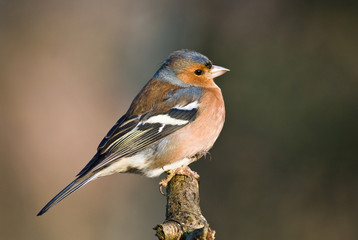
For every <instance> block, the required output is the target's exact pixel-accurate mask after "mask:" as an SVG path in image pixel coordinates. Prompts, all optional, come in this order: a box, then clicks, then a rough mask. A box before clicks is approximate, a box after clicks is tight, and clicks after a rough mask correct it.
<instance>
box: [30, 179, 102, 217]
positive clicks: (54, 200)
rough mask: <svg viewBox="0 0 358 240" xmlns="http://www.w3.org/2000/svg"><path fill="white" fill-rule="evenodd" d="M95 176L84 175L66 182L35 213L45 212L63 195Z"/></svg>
mask: <svg viewBox="0 0 358 240" xmlns="http://www.w3.org/2000/svg"><path fill="white" fill-rule="evenodd" d="M95 177H96V174H91V175H85V176H82V177H78V178H76V179H75V180H74V181H73V182H71V183H70V184H68V186H67V187H65V188H64V189H63V190H62V191H61V192H59V193H58V194H57V195H56V196H55V197H54V198H52V199H51V201H49V202H48V203H47V204H46V206H45V207H43V208H42V209H41V211H40V212H39V213H38V214H37V216H41V215H42V214H44V213H45V212H47V211H48V210H49V209H50V208H52V207H53V206H55V205H56V204H57V203H59V202H60V201H62V200H63V199H64V198H65V197H67V196H68V195H70V194H71V193H73V192H74V191H76V190H77V189H80V188H81V187H83V186H84V185H85V184H86V183H89V182H90V181H92V180H93V179H94V178H95Z"/></svg>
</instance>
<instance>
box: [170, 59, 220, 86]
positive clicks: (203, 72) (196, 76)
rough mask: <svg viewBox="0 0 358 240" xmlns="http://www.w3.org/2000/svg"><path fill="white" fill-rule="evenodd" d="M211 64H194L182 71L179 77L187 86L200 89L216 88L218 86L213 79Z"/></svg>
mask: <svg viewBox="0 0 358 240" xmlns="http://www.w3.org/2000/svg"><path fill="white" fill-rule="evenodd" d="M211 68H212V65H211V64H207V65H204V64H199V63H197V62H193V63H192V64H189V65H188V66H186V67H184V68H182V69H181V71H180V73H179V74H178V75H177V77H178V78H179V79H180V80H182V81H183V82H185V83H187V84H192V85H196V86H200V87H215V86H216V84H215V83H214V81H213V78H212V77H211Z"/></svg>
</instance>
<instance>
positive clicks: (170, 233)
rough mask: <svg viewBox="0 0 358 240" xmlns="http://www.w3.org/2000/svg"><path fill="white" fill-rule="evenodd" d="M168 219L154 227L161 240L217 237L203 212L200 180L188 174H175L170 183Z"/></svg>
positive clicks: (168, 188)
mask: <svg viewBox="0 0 358 240" xmlns="http://www.w3.org/2000/svg"><path fill="white" fill-rule="evenodd" d="M166 192H167V206H166V220H165V221H164V223H162V224H159V225H157V226H156V227H154V230H156V236H157V237H158V239H160V240H174V239H175V240H192V239H203V240H212V239H215V231H214V230H212V229H210V227H209V224H208V222H207V221H206V219H205V217H204V216H203V215H202V214H201V210H200V206H199V202H200V198H199V182H198V180H197V179H196V178H194V177H190V176H186V175H175V176H174V177H173V178H172V179H171V181H170V182H169V183H168V187H167V189H166Z"/></svg>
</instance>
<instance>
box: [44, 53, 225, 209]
mask: <svg viewBox="0 0 358 240" xmlns="http://www.w3.org/2000/svg"><path fill="white" fill-rule="evenodd" d="M227 71H229V69H226V68H223V67H219V66H215V65H212V63H211V61H210V60H209V59H208V58H207V57H206V56H204V55H202V54H200V53H198V52H195V51H192V50H179V51H175V52H173V53H172V54H170V55H169V57H168V58H167V59H166V60H165V61H164V63H163V65H162V66H161V67H160V68H159V70H158V71H157V72H156V73H155V74H154V76H153V77H152V79H150V80H149V82H148V83H147V84H146V85H145V86H144V88H143V89H142V90H141V91H140V92H139V94H138V95H137V96H136V97H135V99H134V100H133V102H132V104H131V105H130V107H129V109H128V111H127V112H126V114H124V115H123V116H122V117H121V118H120V119H119V120H118V121H117V123H116V124H115V125H114V126H113V127H112V128H111V130H110V131H109V132H108V133H107V135H106V136H105V137H104V138H103V140H102V141H101V143H100V144H99V146H98V149H97V153H96V154H95V155H94V157H93V158H92V160H91V161H89V162H88V164H87V165H86V166H85V167H84V168H83V169H82V170H81V171H80V172H79V173H78V175H77V176H76V177H77V178H76V179H75V180H74V181H73V182H71V183H70V184H69V185H68V186H67V187H65V188H64V189H63V190H62V191H61V192H60V193H58V194H57V195H56V196H55V197H54V198H53V199H52V200H51V201H50V202H49V203H47V204H46V206H45V207H44V208H43V209H42V210H41V211H40V212H39V213H38V216H39V215H42V214H44V213H45V212H46V211H47V210H49V209H50V208H51V207H53V206H54V205H55V204H57V203H58V202H60V201H61V200H63V199H64V198H65V197H67V196H68V195H70V194H71V193H73V192H74V191H76V190H77V189H79V188H81V187H83V186H84V185H85V184H87V183H88V182H90V181H92V180H94V179H97V178H99V177H103V176H107V175H111V174H113V173H139V174H142V175H145V176H147V177H157V176H159V175H160V174H162V173H163V172H167V173H168V174H169V175H168V176H169V178H170V177H171V176H172V175H174V174H175V173H177V172H181V173H182V172H184V173H186V174H190V169H189V168H188V167H187V165H189V164H190V163H191V162H193V161H195V160H197V159H198V158H200V157H201V156H203V155H205V153H206V152H207V151H208V150H209V149H210V148H211V147H212V146H213V144H214V142H215V141H216V139H217V137H218V136H219V134H220V132H221V129H222V127H223V125H224V121H225V106H224V100H223V96H222V94H221V90H220V88H219V87H218V86H217V85H216V84H215V83H214V81H213V79H214V78H215V77H218V76H220V75H222V74H224V73H226V72H227ZM178 169H179V170H178ZM191 173H192V174H194V173H193V172H191ZM168 181H169V179H165V180H162V181H161V182H160V184H161V185H164V186H165V185H166V183H167V182H168Z"/></svg>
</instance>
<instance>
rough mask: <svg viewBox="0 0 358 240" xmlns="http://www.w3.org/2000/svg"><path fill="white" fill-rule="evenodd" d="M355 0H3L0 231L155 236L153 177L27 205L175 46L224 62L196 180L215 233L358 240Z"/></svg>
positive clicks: (66, 171) (90, 148) (77, 157)
mask: <svg viewBox="0 0 358 240" xmlns="http://www.w3.org/2000/svg"><path fill="white" fill-rule="evenodd" d="M357 26H358V4H357V2H356V1H311V2H308V1H282V0H281V1H280V0H267V1H263V0H261V1H260V0H238V1H234V0H232V1H230V0H223V1H211V0H209V1H186V0H184V1H165V0H159V1H145V0H139V1H128V0H117V1H114V0H104V1H84V0H78V1H41V0H34V1H21V0H16V1H0V121H1V122H0V131H1V138H0V154H1V167H0V182H1V183H0V190H1V197H0V238H1V239H15V240H17V239H36V240H42V239H44V240H45V239H46V240H47V239H51V240H52V239H53V240H57V239H78V240H81V239H86V240H92V239H93V240H94V239H156V238H155V237H154V231H153V230H152V227H154V226H155V225H156V224H158V223H161V222H162V221H163V220H164V217H165V203H166V201H165V198H164V197H163V196H162V195H160V193H159V191H158V181H159V179H147V178H144V177H141V176H137V175H130V174H122V175H120V174H117V175H112V176H109V177H106V178H103V179H100V180H98V181H95V182H92V183H90V184H89V185H87V186H85V187H84V188H83V189H81V190H80V191H78V192H76V193H74V194H73V195H71V196H70V197H69V198H67V199H65V200H64V201H63V202H62V203H60V204H59V205H57V206H56V207H55V208H53V209H51V211H49V212H48V213H47V214H45V215H44V216H42V217H36V214H37V213H38V211H39V210H40V209H41V208H42V207H43V206H44V204H45V203H47V201H48V200H50V199H51V198H52V197H53V196H54V195H55V194H56V193H58V192H59V191H60V190H61V189H62V188H63V187H64V186H66V185H67V184H68V183H69V182H70V181H72V180H73V178H74V176H75V175H76V174H77V173H78V172H79V171H80V170H81V169H82V167H83V166H84V165H85V164H86V163H87V162H88V161H89V160H90V159H91V157H92V156H93V155H94V153H95V151H96V147H97V145H98V143H99V142H100V140H101V139H102V137H103V136H104V135H105V134H106V133H107V131H108V130H109V129H110V127H111V126H112V125H113V124H114V123H115V122H116V121H117V119H118V118H119V117H120V116H121V115H122V114H123V113H124V112H125V111H126V110H127V108H128V106H129V104H130V102H131V101H132V99H133V98H134V96H135V95H136V94H137V92H138V91H139V90H140V89H141V87H142V86H143V85H144V84H145V83H146V82H147V81H148V80H149V79H150V78H151V76H153V74H154V73H155V71H156V70H157V68H158V67H159V66H160V65H161V63H162V62H163V61H164V59H165V58H166V57H167V56H168V55H169V54H170V53H171V52H172V51H174V50H178V49H182V48H189V49H195V50H197V51H199V52H201V53H203V54H205V55H207V56H208V57H209V58H210V59H211V60H212V61H213V62H214V63H215V64H217V65H220V66H224V67H227V68H230V69H231V72H230V73H228V74H226V75H224V76H222V77H220V78H218V79H217V80H216V82H217V84H218V85H219V86H220V87H221V88H222V91H223V94H224V98H225V101H226V108H227V120H226V124H225V126H224V130H223V132H222V134H221V136H220V137H219V139H218V141H217V142H216V144H215V146H214V148H213V149H212V151H211V153H212V160H204V159H202V160H200V161H199V162H196V163H194V164H192V168H193V169H194V170H196V171H198V173H199V174H200V175H201V178H200V181H201V185H200V187H201V188H200V190H201V207H202V210H203V214H204V215H205V217H206V218H207V219H208V221H209V223H210V224H211V226H212V228H213V229H215V230H216V231H217V235H216V236H217V239H245V240H256V239H257V240H259V239H277V240H280V239H282V240H283V239H285V240H286V239H290V240H296V239H297V240H301V239H309V240H310V239H312V240H313V239H314V240H320V239H324V240H331V239H332V240H333V239H345V240H351V239H352V240H353V239H358V228H357V224H358V175H357V173H358V171H357V169H358V163H357V157H358V147H357V143H358V139H357V135H358V127H357V118H358V67H357V64H358V27H357Z"/></svg>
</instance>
